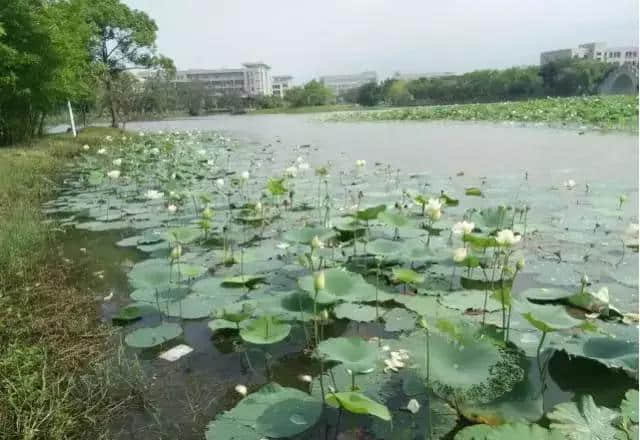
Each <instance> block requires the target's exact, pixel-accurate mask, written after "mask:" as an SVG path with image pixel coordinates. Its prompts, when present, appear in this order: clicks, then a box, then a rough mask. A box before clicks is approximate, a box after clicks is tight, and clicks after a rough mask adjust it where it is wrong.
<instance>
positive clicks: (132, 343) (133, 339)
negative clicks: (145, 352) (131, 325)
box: [124, 322, 182, 348]
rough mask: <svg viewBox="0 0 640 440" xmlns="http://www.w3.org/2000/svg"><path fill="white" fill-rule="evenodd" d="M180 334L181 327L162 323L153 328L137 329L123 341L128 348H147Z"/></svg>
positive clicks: (170, 323)
mask: <svg viewBox="0 0 640 440" xmlns="http://www.w3.org/2000/svg"><path fill="white" fill-rule="evenodd" d="M181 334H182V327H180V325H178V324H175V323H172V322H163V323H162V324H160V325H157V326H155V327H144V328H139V329H136V330H134V331H132V332H131V333H129V334H128V335H127V336H126V337H125V338H124V341H125V342H126V343H127V345H128V346H129V347H133V348H149V347H155V346H156V345H160V344H163V343H165V342H167V341H170V340H171V339H174V338H177V337H178V336H180V335H181Z"/></svg>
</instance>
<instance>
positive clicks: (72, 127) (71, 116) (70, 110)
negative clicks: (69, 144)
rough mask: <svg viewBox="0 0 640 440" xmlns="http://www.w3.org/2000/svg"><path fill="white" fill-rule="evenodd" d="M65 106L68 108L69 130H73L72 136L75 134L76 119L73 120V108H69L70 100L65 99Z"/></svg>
mask: <svg viewBox="0 0 640 440" xmlns="http://www.w3.org/2000/svg"><path fill="white" fill-rule="evenodd" d="M67 107H68V108H69V119H71V131H72V132H73V137H76V136H77V133H76V121H74V120H73V110H72V109H71V101H69V100H68V99H67Z"/></svg>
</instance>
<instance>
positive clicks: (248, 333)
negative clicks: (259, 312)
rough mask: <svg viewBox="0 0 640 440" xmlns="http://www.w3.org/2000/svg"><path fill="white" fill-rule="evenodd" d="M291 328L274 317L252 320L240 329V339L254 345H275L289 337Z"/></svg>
mask: <svg viewBox="0 0 640 440" xmlns="http://www.w3.org/2000/svg"><path fill="white" fill-rule="evenodd" d="M290 331H291V326H290V325H289V324H285V323H282V322H280V321H279V320H278V319H276V318H274V317H273V316H263V317H261V318H256V319H252V320H250V321H248V322H246V323H245V324H244V326H243V327H242V328H241V329H240V337H241V338H242V339H243V340H245V341H246V342H250V343H252V344H261V345H263V344H275V343H276V342H280V341H282V340H283V339H284V338H286V337H287V336H289V332H290Z"/></svg>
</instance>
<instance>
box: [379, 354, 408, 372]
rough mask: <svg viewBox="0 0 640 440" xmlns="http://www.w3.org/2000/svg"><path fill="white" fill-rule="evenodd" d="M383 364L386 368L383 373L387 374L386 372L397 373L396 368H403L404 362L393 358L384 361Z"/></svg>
mask: <svg viewBox="0 0 640 440" xmlns="http://www.w3.org/2000/svg"><path fill="white" fill-rule="evenodd" d="M384 364H385V365H386V367H385V368H384V370H385V372H387V371H388V370H391V371H395V372H397V371H398V368H404V362H402V361H401V360H399V359H395V358H393V357H392V358H391V359H385V360H384Z"/></svg>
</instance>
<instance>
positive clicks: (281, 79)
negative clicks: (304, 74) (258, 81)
mask: <svg viewBox="0 0 640 440" xmlns="http://www.w3.org/2000/svg"><path fill="white" fill-rule="evenodd" d="M292 82H293V77H292V76H289V75H281V76H274V77H273V84H272V87H273V96H279V97H281V98H284V94H285V93H286V92H287V90H289V89H290V88H291V87H292V86H293V85H292Z"/></svg>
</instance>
